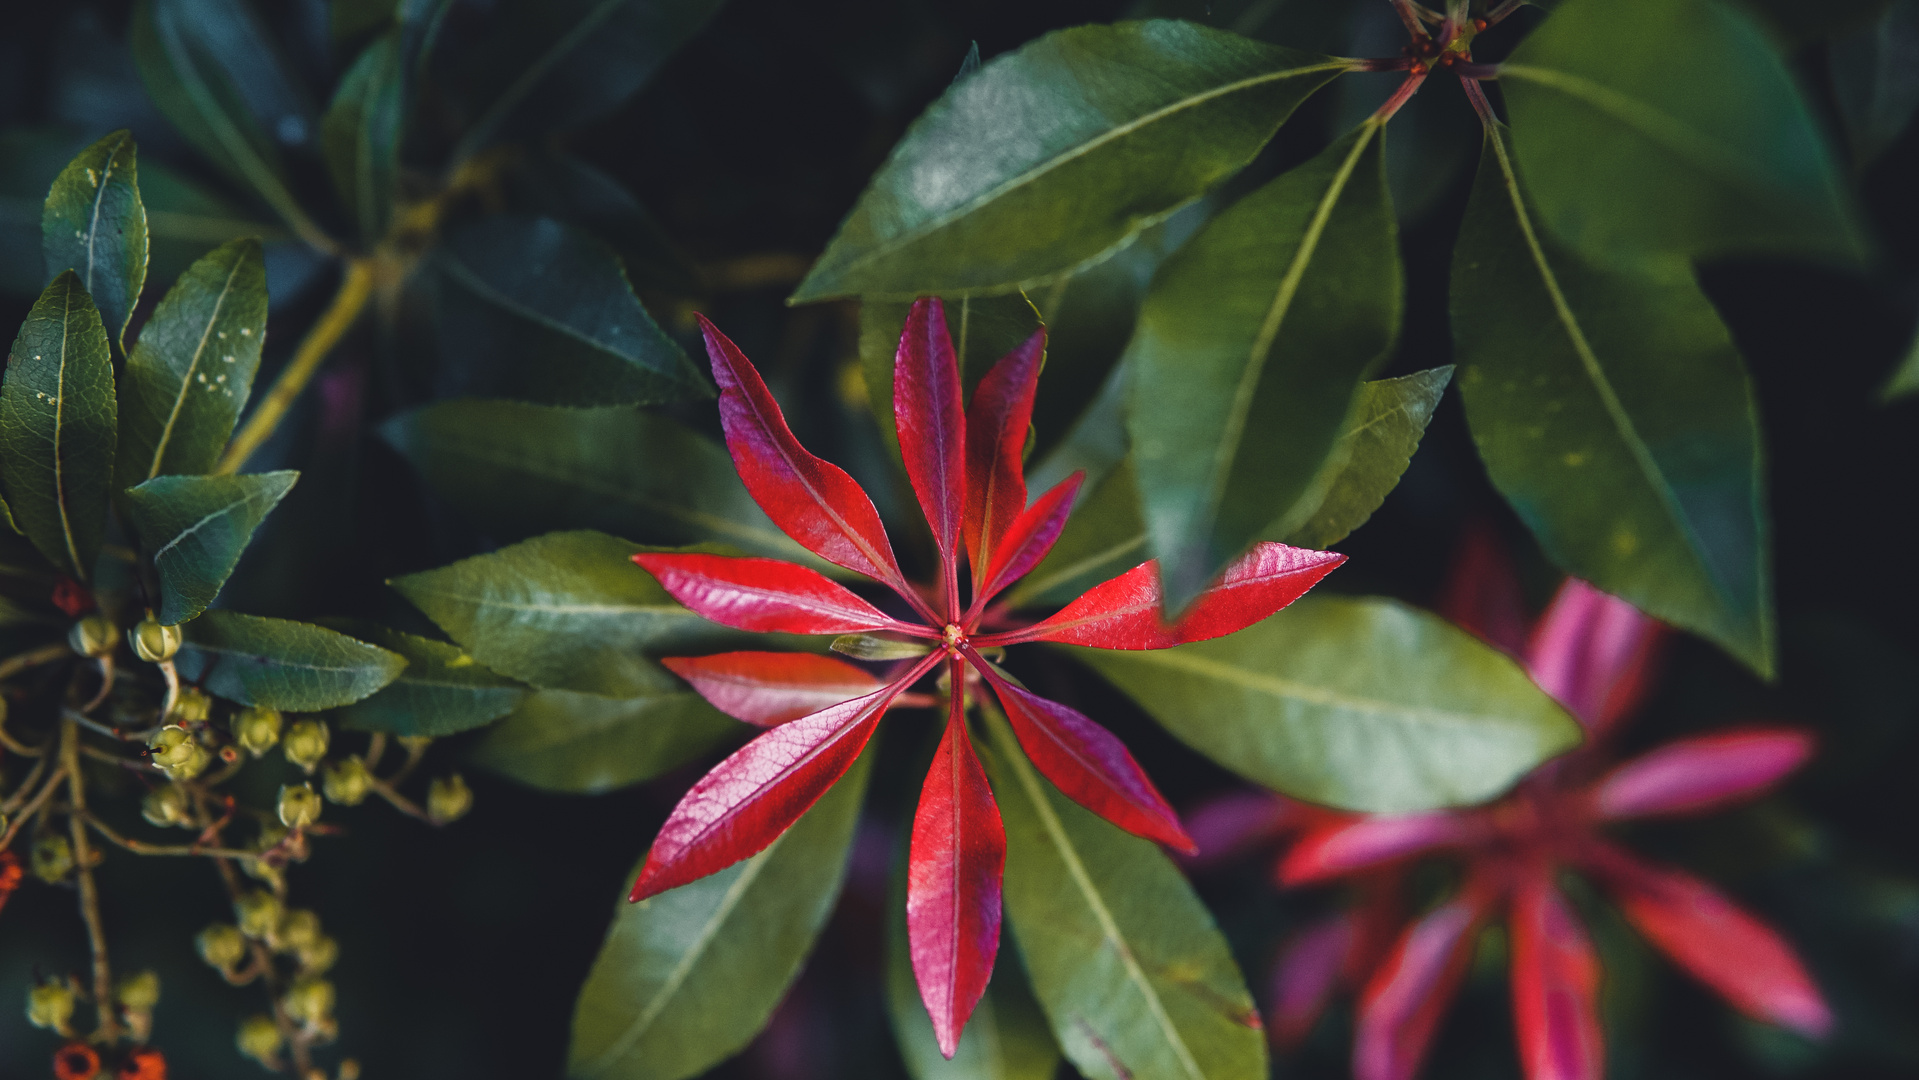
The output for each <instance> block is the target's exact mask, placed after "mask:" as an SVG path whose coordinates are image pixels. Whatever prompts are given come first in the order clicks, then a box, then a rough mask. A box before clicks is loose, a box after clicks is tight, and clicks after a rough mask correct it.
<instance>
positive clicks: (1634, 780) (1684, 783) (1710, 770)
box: [1593, 728, 1812, 818]
mask: <svg viewBox="0 0 1919 1080" xmlns="http://www.w3.org/2000/svg"><path fill="white" fill-rule="evenodd" d="M1811 756H1812V736H1811V735H1809V734H1807V733H1805V732H1803V731H1793V730H1789V729H1785V728H1770V729H1768V728H1744V729H1741V730H1737V731H1728V732H1723V733H1720V734H1715V735H1703V736H1700V737H1698V738H1694V739H1681V740H1679V741H1678V742H1672V743H1667V744H1666V745H1664V746H1662V747H1660V748H1658V749H1657V750H1653V751H1651V752H1650V753H1647V754H1643V755H1641V756H1640V757H1637V758H1634V759H1633V760H1631V761H1628V762H1626V763H1625V764H1624V765H1621V766H1619V767H1618V768H1616V769H1614V770H1612V772H1610V773H1608V774H1607V775H1606V776H1605V777H1604V778H1603V779H1601V780H1600V781H1599V783H1598V784H1596V785H1595V786H1594V788H1593V810H1594V812H1595V813H1597V814H1599V815H1600V816H1602V817H1607V818H1629V817H1647V816H1650V815H1655V814H1685V813H1692V812H1696V811H1700V810H1708V809H1712V808H1714V807H1719V806H1723V805H1725V804H1727V803H1730V802H1735V801H1737V800H1740V799H1744V798H1750V797H1752V796H1755V795H1758V794H1759V793H1761V792H1763V791H1765V790H1766V789H1767V788H1770V787H1772V786H1773V785H1774V784H1776V783H1778V782H1779V781H1780V780H1781V779H1782V778H1784V777H1785V776H1786V775H1787V774H1789V773H1791V772H1792V771H1793V770H1795V769H1797V768H1799V766H1801V765H1803V764H1805V763H1806V759H1808V758H1810V757H1811Z"/></svg>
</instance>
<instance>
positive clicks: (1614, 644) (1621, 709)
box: [1526, 578, 1662, 734]
mask: <svg viewBox="0 0 1919 1080" xmlns="http://www.w3.org/2000/svg"><path fill="white" fill-rule="evenodd" d="M1661 629H1662V627H1661V625H1660V624H1659V623H1658V622H1655V621H1654V620H1652V619H1650V618H1648V617H1646V616H1645V615H1642V614H1640V612H1639V609H1637V608H1635V607H1633V606H1632V605H1631V604H1628V603H1626V602H1625V601H1624V600H1621V599H1619V598H1617V597H1614V596H1608V595H1607V594H1605V593H1603V592H1600V591H1599V590H1598V589H1595V588H1593V587H1592V586H1591V585H1588V584H1586V583H1585V582H1583V581H1580V580H1578V579H1577V578H1567V579H1566V581H1565V583H1564V584H1562V585H1561V586H1560V587H1559V592H1558V594H1557V595H1555V596H1554V597H1553V602H1552V606H1551V607H1548V608H1547V609H1546V613H1545V614H1544V615H1542V616H1541V617H1540V619H1539V623H1538V625H1536V626H1534V627H1533V633H1532V640H1531V641H1530V642H1528V643H1527V646H1526V667H1527V669H1528V670H1529V671H1531V673H1532V677H1533V681H1534V682H1536V683H1538V684H1539V687H1540V689H1542V690H1544V691H1546V692H1547V693H1548V694H1551V695H1552V696H1553V697H1554V698H1556V699H1558V701H1559V703H1560V704H1562V705H1564V706H1566V709H1567V710H1568V711H1569V712H1571V713H1572V714H1573V715H1574V716H1575V717H1577V718H1578V719H1579V722H1580V723H1582V724H1584V725H1586V730H1587V731H1588V732H1589V733H1592V734H1598V733H1600V732H1603V731H1605V730H1606V729H1607V728H1608V727H1611V726H1612V723H1613V721H1615V720H1617V719H1619V718H1620V717H1622V716H1624V715H1626V714H1627V713H1630V712H1632V711H1633V710H1634V709H1635V708H1637V707H1638V706H1639V702H1640V699H1641V698H1642V697H1644V696H1645V691H1646V687H1647V681H1648V675H1649V674H1650V668H1651V665H1652V660H1653V657H1654V650H1655V647H1656V646H1657V645H1658V644H1659V640H1660V631H1661Z"/></svg>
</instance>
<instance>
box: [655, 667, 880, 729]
mask: <svg viewBox="0 0 1919 1080" xmlns="http://www.w3.org/2000/svg"><path fill="white" fill-rule="evenodd" d="M660 663H661V664H662V665H663V666H665V668H666V669H667V670H668V671H671V672H672V673H673V674H675V675H678V676H679V677H680V678H682V679H685V680H686V681H687V682H689V683H692V684H693V689H694V690H697V691H699V695H700V696H701V697H703V698H705V699H706V700H707V702H708V703H710V704H711V705H712V706H713V707H714V708H716V709H718V710H720V711H721V712H723V713H725V714H726V715H728V716H730V717H732V718H733V719H735V720H744V721H746V722H747V723H749V724H754V725H757V726H759V727H774V726H776V725H779V724H784V723H786V722H787V721H788V720H798V719H799V718H800V717H802V716H811V715H812V714H814V713H816V712H819V711H820V710H821V709H826V708H831V707H832V706H834V705H838V704H839V703H841V702H843V701H851V700H853V699H854V698H856V697H859V696H861V695H863V694H870V693H872V692H873V691H875V690H878V689H879V688H880V681H879V680H878V679H876V678H874V677H873V675H872V674H871V673H870V672H868V671H866V670H865V669H863V668H859V667H855V666H854V665H852V664H849V663H847V662H846V661H844V660H839V659H835V658H834V657H831V656H814V655H813V654H812V653H786V652H730V653H719V654H717V655H714V656H669V657H667V658H666V659H664V660H661V661H660Z"/></svg>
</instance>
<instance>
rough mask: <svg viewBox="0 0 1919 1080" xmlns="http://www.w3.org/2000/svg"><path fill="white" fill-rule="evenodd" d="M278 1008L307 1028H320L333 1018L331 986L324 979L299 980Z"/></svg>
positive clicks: (281, 1000)
mask: <svg viewBox="0 0 1919 1080" xmlns="http://www.w3.org/2000/svg"><path fill="white" fill-rule="evenodd" d="M280 1008H282V1009H284V1010H286V1014H287V1015H288V1016H291V1017H292V1018H293V1019H295V1020H298V1021H299V1022H300V1023H302V1024H304V1025H306V1026H308V1027H321V1026H323V1025H324V1024H326V1022H327V1021H328V1020H329V1019H331V1018H332V1016H333V984H332V983H330V982H328V981H327V980H325V979H301V980H300V981H299V982H296V983H294V984H293V986H292V987H291V988H289V989H288V990H287V992H286V996H284V997H282V998H281V999H280Z"/></svg>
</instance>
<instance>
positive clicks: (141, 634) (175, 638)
mask: <svg viewBox="0 0 1919 1080" xmlns="http://www.w3.org/2000/svg"><path fill="white" fill-rule="evenodd" d="M132 636H133V655H135V656H137V657H139V658H140V659H142V660H145V661H146V662H147V663H149V664H158V663H161V662H163V661H167V660H171V659H173V654H174V653H177V652H179V651H180V642H181V641H182V640H183V639H184V638H185V635H184V634H182V633H181V632H180V628H179V627H177V626H165V625H162V624H161V623H160V621H159V620H157V619H153V618H145V619H141V620H140V624H139V625H138V626H135V627H134V628H133V635H132Z"/></svg>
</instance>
